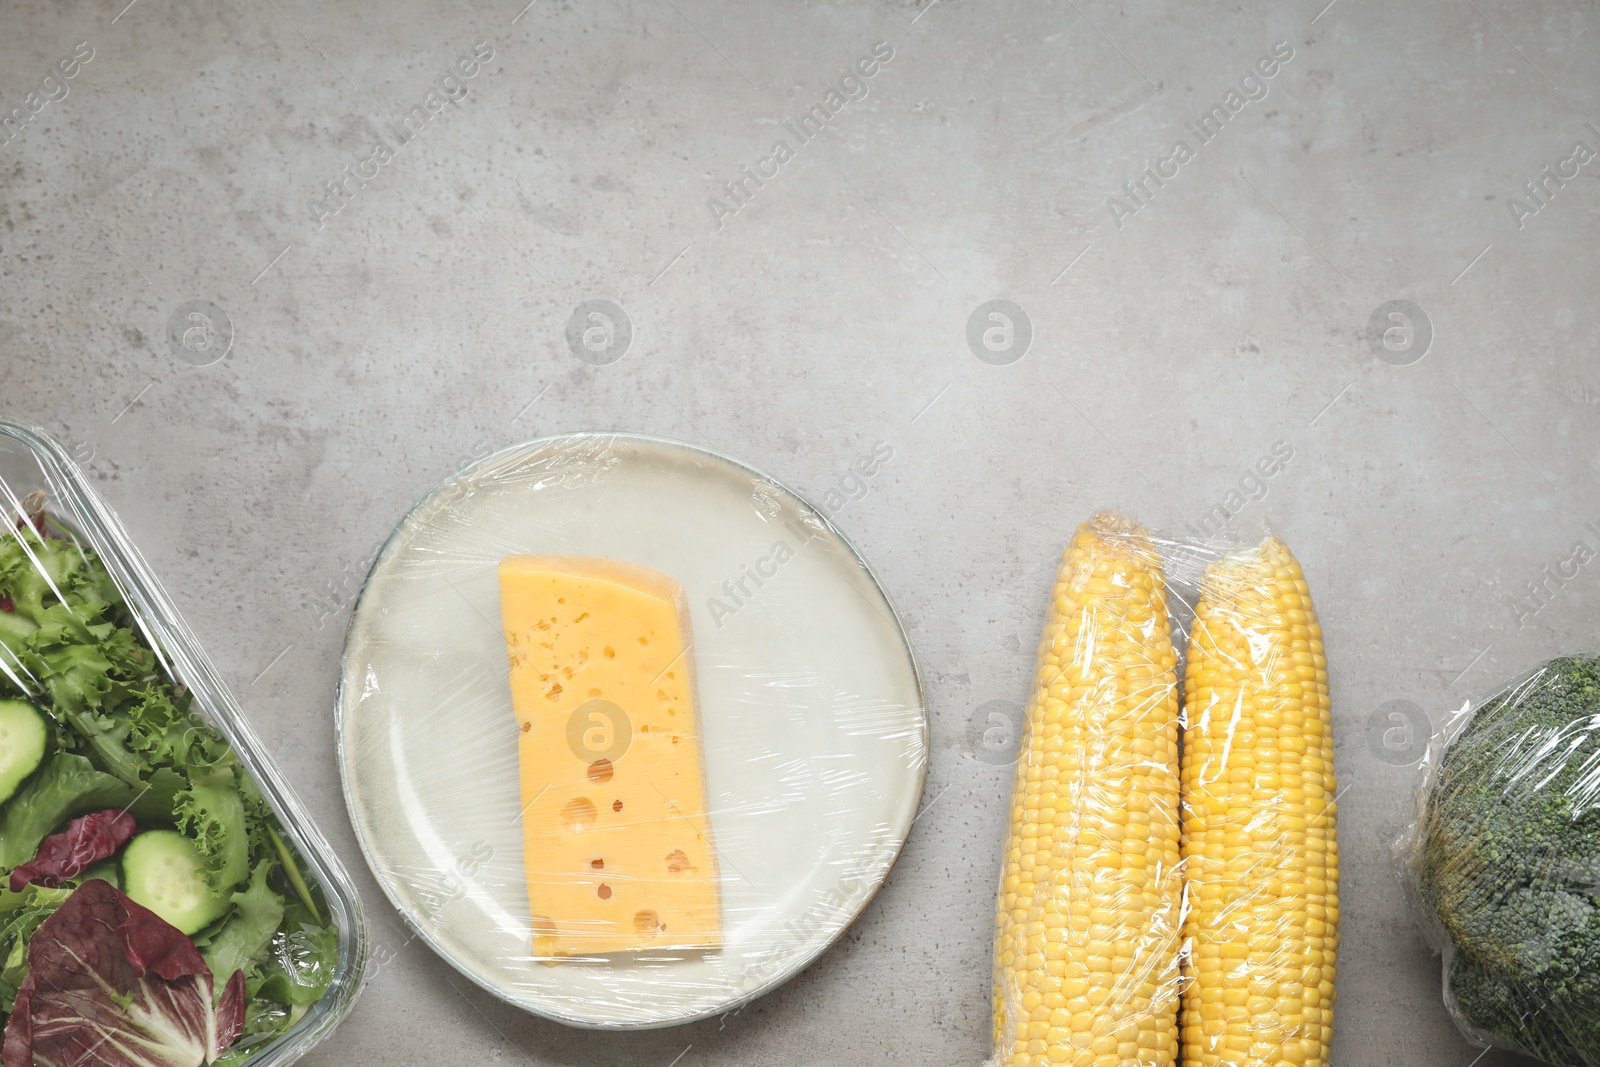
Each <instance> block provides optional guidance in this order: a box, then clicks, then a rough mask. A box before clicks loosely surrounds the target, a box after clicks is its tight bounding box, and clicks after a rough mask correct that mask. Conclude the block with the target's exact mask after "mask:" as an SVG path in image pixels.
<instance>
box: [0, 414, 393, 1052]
mask: <svg viewBox="0 0 1600 1067" xmlns="http://www.w3.org/2000/svg"><path fill="white" fill-rule="evenodd" d="M0 516H3V523H4V525H3V527H0V720H3V734H4V737H3V744H0V869H5V870H6V871H8V872H9V875H8V877H7V878H6V879H5V882H6V883H7V884H6V885H5V886H4V887H3V888H0V1010H3V1012H4V1013H5V1016H6V1031H5V1059H6V1062H7V1063H24V1064H25V1063H30V1062H37V1063H46V1062H49V1063H57V1062H63V1063H64V1062H72V1063H89V1062H94V1063H112V1062H115V1063H117V1064H123V1063H132V1062H134V1060H133V1059H132V1058H118V1057H117V1056H116V1055H111V1051H112V1050H117V1049H125V1048H137V1049H138V1050H139V1054H138V1062H139V1063H148V1064H151V1065H165V1064H169V1063H198V1062H201V1059H202V1058H204V1060H205V1061H206V1062H216V1063H218V1064H223V1065H227V1067H233V1065H236V1064H242V1063H243V1062H244V1061H245V1060H248V1061H249V1062H250V1063H251V1064H252V1065H260V1067H276V1065H282V1064H288V1063H291V1062H293V1061H295V1060H297V1059H299V1058H300V1057H301V1056H303V1055H304V1054H305V1053H306V1052H307V1051H308V1050H309V1049H310V1048H311V1047H312V1046H314V1045H316V1044H317V1043H318V1042H319V1041H321V1040H322V1039H323V1038H324V1037H326V1036H327V1035H328V1034H329V1033H330V1032H331V1031H332V1029H333V1027H334V1026H335V1025H336V1024H337V1023H338V1022H339V1021H340V1020H341V1019H342V1018H343V1017H344V1016H345V1015H346V1014H347V1013H348V1012H349V1010H350V1008H351V1005H352V1003H353V1002H354V999H355V997H356V994H357V992H358V991H359V989H360V986H361V983H362V979H363V974H362V968H363V962H364V953H365V944H366V940H365V928H364V926H363V922H362V917H361V912H360V909H359V906H358V903H357V900H356V897H355V893H354V890H353V889H352V887H351V885H350V882H349V877H348V875H347V874H346V873H345V872H344V870H343V868H342V867H341V866H340V865H339V863H338V861H337V860H336V859H335V858H334V856H333V854H332V851H331V849H330V848H329V846H328V844H327V842H326V841H325V840H324V839H323V837H322V836H321V834H319V833H318V832H317V830H316V829H315V828H314V827H313V826H312V825H311V823H310V822H309V820H308V818H307V816H306V813H305V811H304V809H303V808H302V807H301V805H300V803H299V802H298V801H297V800H296V799H295V798H294V796H293V794H292V793H291V792H290V791H289V790H288V788H287V787H286V786H285V785H284V783H283V782H282V780H281V779H280V778H279V776H278V774H277V772H276V770H275V769H274V768H273V766H272V764H271V762H270V761H269V760H268V758H267V757H266V755H265V754H264V753H263V752H262V750H261V748H260V745H259V744H258V742H257V741H256V740H255V737H254V735H253V733H252V732H251V730H250V727H249V725H248V723H247V721H246V720H245V718H244V716H243V713H242V712H241V711H240V709H239V706H238V704H237V703H236V702H235V701H234V699H233V697H232V696H231V694H230V693H229V692H228V691H227V689H226V688H225V687H224V686H223V684H222V682H221V680H220V679H219V678H218V676H217V674H216V671H215V670H214V668H213V667H212V666H211V664H210V662H209V661H208V660H207V659H206V657H205V655H204V654H203V653H202V652H201V650H200V648H199V646H198V644H197V643H196V642H195V639H194V637H193V635H192V634H191V633H190V632H189V630H188V629H187V628H186V627H185V626H184V624H183V622H182V620H181V619H180V618H179V617H178V614H177V612H176V610H175V609H174V607H173V605H172V602H171V601H170V600H169V599H168V598H167V596H166V594H165V593H164V592H163V591H162V589H161V587H160V585H159V584H158V583H157V581H156V580H155V578H154V577H153V576H152V575H151V574H150V572H149V569H148V568H147V566H146V564H145V562H144V560H143V558H142V557H141V556H140V554H139V552H138V551H137V549H135V548H134V547H133V545H132V544H131V543H130V542H129V541H128V538H127V535H126V533H125V532H124V530H123V529H122V526H121V524H120V523H119V522H118V521H117V519H116V517H115V516H114V515H113V513H112V512H111V510H110V509H109V508H108V507H107V506H106V504H105V502H104V501H102V500H101V499H100V498H99V496H98V495H97V494H96V493H95V492H94V491H93V489H91V488H90V486H89V485H88V482H87V480H86V479H85V478H84V476H83V473H82V472H81V471H80V470H79V469H78V467H77V466H76V465H75V464H74V463H73V462H72V461H71V459H69V458H68V457H67V455H66V454H65V453H64V452H63V451H62V449H61V448H60V447H59V446H58V445H57V444H55V443H54V442H53V441H51V440H50V439H49V438H48V437H47V436H46V435H45V434H44V433H43V432H42V431H39V430H37V429H36V428H33V427H29V426H25V425H21V424H16V423H9V422H0ZM130 839H131V840H130ZM136 854H138V855H139V856H142V857H145V858H144V859H136V858H135V855H136ZM124 924H126V925H124ZM153 954H159V955H160V957H161V962H160V963H159V965H153V966H151V967H150V969H149V970H146V969H145V968H146V962H145V961H148V960H149V959H151V958H152V955H153ZM128 1055H129V1056H132V1053H129V1054H128Z"/></svg>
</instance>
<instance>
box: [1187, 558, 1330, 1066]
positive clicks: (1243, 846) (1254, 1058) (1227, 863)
mask: <svg viewBox="0 0 1600 1067" xmlns="http://www.w3.org/2000/svg"><path fill="white" fill-rule="evenodd" d="M1326 668H1327V661H1326V660H1324V659H1323V655H1322V631H1321V629H1320V628H1319V627H1318V626H1317V621H1316V612H1315V610H1314V609H1313V608H1312V606H1311V598H1310V596H1309V595H1308V594H1307V592H1306V584H1305V579H1304V578H1303V577H1302V576H1301V573H1300V565H1299V563H1297V562H1296V561H1295V558H1294V556H1293V555H1291V554H1290V552H1289V550H1288V549H1287V548H1286V547H1284V545H1283V543H1282V542H1280V541H1278V540H1277V539H1276V538H1268V539H1267V540H1266V541H1264V542H1263V543H1262V544H1261V545H1260V546H1258V547H1257V548H1255V549H1252V550H1250V551H1248V552H1242V553H1237V554H1234V555H1231V556H1229V557H1227V558H1225V559H1223V560H1221V561H1219V562H1217V563H1215V564H1213V565H1212V566H1211V567H1209V568H1208V569H1207V571H1206V575H1205V580H1204V583H1203V587H1202V589H1201V595H1200V601H1199V603H1198V604H1197V605H1196V608H1195V621H1194V626H1193V629H1192V632H1191V635H1190V639H1189V658H1188V665H1187V668H1186V671H1185V677H1184V734H1183V745H1184V748H1183V857H1184V867H1185V871H1184V878H1185V881H1186V883H1187V888H1188V893H1189V900H1190V905H1191V906H1190V909H1189V912H1188V914H1187V917H1186V918H1185V921H1184V928H1183V936H1184V940H1185V942H1186V943H1187V944H1188V946H1189V952H1188V954H1187V956H1186V958H1185V964H1184V973H1185V979H1186V981H1187V986H1186V988H1185V990H1184V994H1183V1019H1182V1030H1183V1039H1184V1040H1183V1064H1184V1067H1264V1065H1269V1064H1270V1065H1273V1067H1279V1065H1282V1064H1295V1065H1302V1064H1303V1065H1304V1067H1326V1065H1327V1062H1328V1042H1329V1039H1330V1038H1331V1037H1332V1034H1333V1029H1332V1022H1333V1011H1332V1008H1333V978H1334V958H1335V955H1336V953H1337V951H1338V946H1339V933H1338V915H1339V911H1338V885H1339V867H1338V844H1337V841H1336V839H1335V836H1334V816H1335V807H1334V794H1335V787H1334V780H1333V737H1332V728H1331V727H1332V721H1331V719H1330V715H1329V707H1328V677H1327V669H1326Z"/></svg>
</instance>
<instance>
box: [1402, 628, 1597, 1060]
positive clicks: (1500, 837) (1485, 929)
mask: <svg viewBox="0 0 1600 1067" xmlns="http://www.w3.org/2000/svg"><path fill="white" fill-rule="evenodd" d="M1400 849H1401V856H1402V859H1403V862H1404V865H1405V871H1406V881H1407V889H1408V891H1409V892H1410V895H1411V897H1412V902H1413V904H1414V905H1415V907H1416V908H1417V910H1418V913H1419V915H1420V916H1421V918H1422V922H1423V926H1424V928H1425V929H1426V930H1427V932H1428V935H1429V937H1430V938H1431V939H1432V940H1433V942H1434V944H1435V945H1436V946H1437V947H1438V948H1439V949H1440V950H1441V952H1442V954H1443V956H1444V997H1445V1003H1446V1005H1447V1006H1448V1007H1449V1009H1450V1012H1451V1014H1452V1015H1453V1016H1454V1017H1455V1020H1456V1023H1457V1025H1459V1026H1460V1027H1461V1028H1462V1030H1463V1031H1464V1032H1465V1033H1466V1034H1467V1036H1468V1037H1469V1038H1470V1039H1472V1040H1474V1041H1476V1042H1478V1043H1480V1044H1488V1045H1494V1046H1498V1047H1502V1048H1508V1049H1512V1050H1515V1051H1517V1052H1521V1053H1524V1054H1526V1055H1530V1056H1535V1057H1537V1058H1539V1059H1542V1060H1544V1061H1546V1062H1547V1063H1552V1064H1558V1065H1561V1067H1595V1065H1600V658H1597V657H1587V656H1585V657H1571V658H1564V659H1553V660H1550V661H1549V662H1547V663H1545V664H1543V665H1542V666H1540V667H1538V668H1537V669H1536V670H1534V671H1532V672H1531V673H1529V674H1527V675H1525V676H1524V677H1522V678H1521V679H1519V680H1518V681H1516V682H1515V683H1513V684H1512V685H1511V686H1510V687H1508V688H1507V689H1505V690H1504V691H1502V692H1501V693H1499V694H1497V695H1496V696H1494V697H1492V698H1491V699H1489V700H1487V701H1485V702H1484V703H1483V704H1482V705H1480V706H1479V707H1478V708H1477V709H1476V710H1475V711H1473V712H1472V713H1471V714H1470V717H1467V718H1466V719H1465V723H1464V725H1462V726H1460V728H1459V732H1457V733H1456V735H1455V737H1454V739H1453V740H1451V741H1450V742H1449V743H1448V745H1447V746H1446V747H1445V748H1444V751H1443V754H1442V756H1438V755H1436V754H1433V753H1430V765H1429V767H1428V773H1427V778H1426V780H1425V783H1424V786H1423V790H1422V795H1421V804H1420V809H1419V815H1418V819H1417V822H1416V824H1415V825H1414V826H1413V827H1412V828H1411V830H1410V831H1409V832H1408V834H1407V835H1406V837H1404V838H1403V839H1402V841H1401V842H1400Z"/></svg>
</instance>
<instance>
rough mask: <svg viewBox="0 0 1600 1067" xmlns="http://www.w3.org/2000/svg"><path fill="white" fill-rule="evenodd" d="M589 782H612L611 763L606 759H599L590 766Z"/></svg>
mask: <svg viewBox="0 0 1600 1067" xmlns="http://www.w3.org/2000/svg"><path fill="white" fill-rule="evenodd" d="M589 781H591V782H609V781H611V761H610V760H608V759H605V758H601V759H597V760H595V761H594V762H593V763H591V764H589Z"/></svg>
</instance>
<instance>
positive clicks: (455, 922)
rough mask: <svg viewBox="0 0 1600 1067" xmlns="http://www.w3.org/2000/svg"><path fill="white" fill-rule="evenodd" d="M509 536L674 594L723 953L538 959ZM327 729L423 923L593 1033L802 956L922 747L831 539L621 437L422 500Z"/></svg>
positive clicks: (370, 830)
mask: <svg viewBox="0 0 1600 1067" xmlns="http://www.w3.org/2000/svg"><path fill="white" fill-rule="evenodd" d="M780 545H781V546H783V547H781V548H780ZM522 552H528V553H561V554H570V555H584V556H609V557H615V558H619V559H625V560H631V561H633V562H635V563H640V564H643V565H645V566H647V567H652V568H654V569H656V570H658V571H661V572H663V573H665V574H668V575H671V576H672V577H674V578H676V579H677V580H678V582H679V583H681V584H682V586H683V587H684V590H685V592H686V593H687V595H688V599H689V604H690V620H691V628H692V631H693V634H694V645H693V648H692V650H691V653H692V655H693V656H694V657H695V665H696V675H697V684H698V689H699V699H700V713H701V739H702V747H703V751H704V755H705V765H706V789H707V794H708V799H709V802H710V811H711V821H712V832H713V837H714V839H715V841H716V847H717V853H718V858H719V868H720V872H719V876H720V878H721V882H722V901H723V925H724V934H725V945H724V947H723V949H722V951H720V952H717V953H712V954H709V955H696V956H692V957H689V958H650V957H644V956H635V957H617V958H613V959H611V960H606V961H596V962H583V961H562V962H560V963H556V964H549V963H542V962H539V961H536V960H534V959H533V958H532V921H531V919H530V917H529V908H528V897H527V889H526V886H525V883H524V876H523V868H522V834H521V828H520V822H519V801H518V778H517V757H516V736H515V731H516V725H515V721H514V719H513V716H512V712H511V696H510V692H509V689H508V687H507V677H506V675H507V667H506V652H505V645H504V639H503V637H502V633H501V627H500V622H499V619H500V605H499V586H498V579H497V576H496V569H495V568H496V566H497V565H498V563H499V561H500V559H501V558H502V557H504V556H507V555H511V554H514V553H522ZM758 582H759V585H758V584H757V583H758ZM338 729H339V760H340V770H341V774H342V777H343V782H344V790H345V798H346V801H347V803H348V805H349V808H350V817H351V819H352V821H353V822H354V824H355V829H356V833H357V836H358V837H359V839H360V842H361V847H362V850H363V851H364V852H365V854H366V858H367V862H368V863H369V864H370V865H371V867H372V871H373V873H374V874H375V875H376V876H377V879H378V882H379V884H380V885H382V886H383V889H384V891H385V892H386V893H387V894H388V896H389V899H390V900H391V901H393V903H394V905H395V907H397V908H398V909H399V910H400V912H401V913H402V914H403V915H404V916H405V917H406V919H407V920H408V921H409V922H410V923H411V924H412V925H413V926H414V927H415V928H416V930H417V931H418V932H419V933H420V935H421V936H422V937H423V938H425V939H426V940H427V942H428V943H429V944H430V945H432V946H433V948H434V950H435V951H436V952H438V953H439V954H440V955H441V956H443V957H444V958H445V959H446V960H447V961H449V962H450V963H451V964H452V965H453V966H455V967H456V968H457V969H458V970H460V971H461V972H462V973H463V974H465V975H466V976H468V977H469V978H471V979H472V980H473V981H475V982H477V983H478V984H480V985H482V986H483V987H484V988H486V989H488V990H490V991H492V992H494V993H495V994H497V995H499V996H500V997H502V998H504V999H505V1000H507V1001H509V1002H511V1003H513V1004H516V1005H518V1006H520V1007H523V1008H526V1009H527V1010H529V1011H531V1012H535V1013H537V1014H539V1015H544V1016H548V1017H550V1018H553V1019H558V1020H560V1021H562V1022H566V1023H572V1024H575V1025H580V1026H591V1027H605V1028H633V1027H651V1026H664V1025H668V1024H671V1023H678V1022H686V1021H689V1020H691V1019H697V1018H702V1017H705V1016H708V1015H713V1014H716V1013H719V1012H723V1011H727V1010H729V1009H730V1008H732V1007H735V1006H736V1005H738V1004H741V1003H744V1002H745V1001H747V1000H750V999H752V998H753V997H755V996H759V995H760V994H761V993H764V992H766V991H767V990H769V989H771V988H773V987H774V986H777V985H778V984H780V983H782V982H783V981H785V980H786V979H788V978H790V977H792V976H793V975H794V974H796V973H797V972H799V971H800V970H801V969H803V968H804V967H805V966H806V965H807V964H809V963H810V962H811V961H812V960H814V959H815V958H816V957H817V956H818V955H820V954H821V953H822V951H823V950H824V949H826V948H827V947H828V945H829V944H831V943H832V942H833V941H834V939H836V938H837V937H838V936H839V934H840V933H841V932H842V931H843V930H844V929H845V927H846V926H848V925H849V924H850V922H851V921H852V920H853V919H854V918H855V917H856V916H857V915H858V914H859V913H860V912H861V910H862V909H863V908H864V907H865V906H866V904H867V902H868V901H869V900H871V898H872V896H873V894H874V893H875V892H876V891H877V889H878V886H879V885H880V884H881V883H882V881H883V878H884V876H885V875H886V874H887V873H888V871H889V868H890V866H891V865H892V864H893V862H894V860H895V858H896V856H897V855H898V854H899V851H900V848H901V845H902V844H903V843H904V841H905V838H906V834H907V833H908V832H909V830H910V828H911V821H912V819H913V818H914V817H915V812H916V807H917V803H918V800H919V798H920V796H921V793H922V784H923V776H924V772H925V768H926V752H927V720H926V718H925V716H924V713H923V708H922V697H921V688H920V685H919V682H918V678H917V671H916V667H915V664H914V662H913V660H912V656H911V651H910V648H909V647H908V646H907V643H906V639H905V634H904V632H903V630H902V629H901V626H900V623H899V621H898V619H897V618H896V616H895V613H894V609H893V608H892V607H891V606H890V604H889V602H888V600H887V599H886V597H885V596H884V594H883V591H882V590H881V589H880V588H879V586H878V583H877V581H876V580H875V579H874V578H873V576H872V573H871V572H870V571H869V570H868V568H867V567H866V565H865V564H864V563H863V562H862V560H861V559H860V557H859V556H858V555H857V554H856V553H855V550H854V549H853V548H851V546H850V545H849V543H848V542H846V541H845V539H844V538H843V537H842V536H841V535H840V534H839V533H838V532H837V531H836V530H834V529H833V528H832V526H830V525H829V524H828V523H827V521H826V520H825V519H824V518H823V517H822V516H821V515H820V514H819V513H818V512H817V511H816V510H815V509H813V508H812V507H811V506H809V505H808V504H806V503H805V502H804V501H803V500H801V499H800V498H799V497H797V496H795V495H794V494H793V493H792V492H790V491H789V490H787V489H786V488H784V487H783V486H781V485H779V484H777V483H776V482H774V481H772V480H771V479H769V478H766V477H764V476H763V475H761V474H759V473H757V472H756V471H753V470H751V469H749V468H748V467H745V466H742V465H741V464H738V463H735V462H734V461H732V460H729V459H726V458H724V457H721V456H717V455H715V454H713V453H710V452H707V451H704V450H702V449H699V448H695V447H692V446H690V445H685V444H679V443H676V442H671V441H662V440H657V439H653V438H646V437H638V436H631V435H615V434H606V435H602V434H576V435H571V436H566V437H558V438H549V439H545V440H541V441H534V442H531V443H529V444H526V445H519V446H516V447H514V448H510V449H507V450H506V451H503V452H500V453H497V454H495V455H493V456H490V457H488V458H486V459H484V460H482V461H481V462H479V463H477V464H475V465H473V466H472V467H470V468H468V469H467V470H466V471H463V472H462V473H461V474H459V475H457V476H456V477H454V478H452V479H450V480H449V481H448V482H446V483H445V484H444V485H442V486H440V487H439V488H438V489H436V490H435V491H434V492H433V493H432V494H430V495H429V496H428V497H427V498H425V499H424V500H423V501H422V502H421V503H420V504H418V505H417V507H416V508H415V509H414V510H413V511H412V512H411V514H410V515H408V516H407V517H406V519H405V520H404V521H403V522H402V523H401V524H400V526H399V528H398V529H396V530H395V532H394V534H393V535H392V537H391V538H390V540H389V543H388V545H387V546H385V548H384V550H383V552H382V553H381V555H380V556H379V558H378V560H377V562H376V563H375V564H374V565H373V568H372V573H371V574H370V575H369V576H368V578H367V582H366V586H365V588H364V589H363V591H362V594H361V599H360V602H359V603H358V605H357V607H356V610H355V615H354V617H353V619H352V620H351V623H350V630H349V634H348V637H347V641H346V645H345V654H344V665H343V676H342V680H341V685H340V693H339V725H338Z"/></svg>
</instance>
